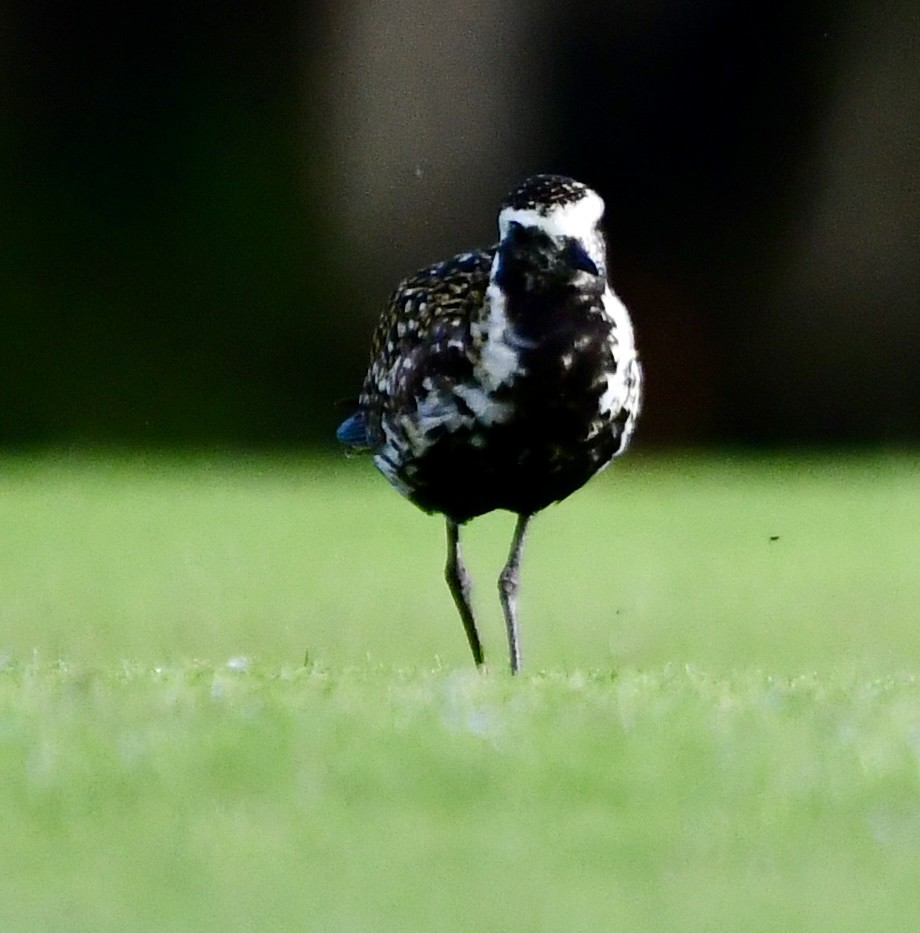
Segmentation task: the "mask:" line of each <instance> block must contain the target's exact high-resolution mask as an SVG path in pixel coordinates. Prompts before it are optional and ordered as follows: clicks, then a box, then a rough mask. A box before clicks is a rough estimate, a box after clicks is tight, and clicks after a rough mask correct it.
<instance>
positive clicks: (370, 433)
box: [336, 174, 643, 674]
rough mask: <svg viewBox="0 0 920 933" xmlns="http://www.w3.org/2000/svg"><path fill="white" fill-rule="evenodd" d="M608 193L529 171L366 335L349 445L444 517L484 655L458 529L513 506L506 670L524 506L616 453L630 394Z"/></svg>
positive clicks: (635, 409)
mask: <svg viewBox="0 0 920 933" xmlns="http://www.w3.org/2000/svg"><path fill="white" fill-rule="evenodd" d="M604 209H605V205H604V200H603V198H602V197H601V196H600V195H599V194H598V193H597V192H596V191H595V190H593V189H592V188H590V187H588V186H587V185H585V184H583V183H582V182H579V181H576V180H575V179H573V178H570V177H568V176H565V175H556V174H540V175H534V176H531V177H529V178H527V179H525V180H524V181H523V182H521V183H520V184H518V185H517V186H516V187H515V188H513V189H512V190H511V192H510V193H509V194H508V195H507V197H506V198H505V199H504V200H503V201H502V202H501V204H500V206H499V211H498V241H497V243H495V244H494V245H492V246H489V247H487V248H482V249H475V250H471V251H468V252H463V253H459V254H458V255H456V256H453V257H452V258H450V259H447V260H444V261H442V262H438V263H435V264H433V265H429V266H427V267H426V268H424V269H421V270H420V271H418V272H416V273H415V274H414V275H411V276H409V277H408V278H405V279H404V280H403V281H402V282H400V284H399V285H398V287H397V288H396V289H395V291H394V292H393V293H392V295H391V296H390V298H389V301H388V302H387V304H386V306H385V308H384V310H383V312H382V314H381V316H380V319H379V321H378V323H377V326H376V329H375V331H374V334H373V338H372V344H371V354H370V363H369V366H368V369H367V374H366V376H365V378H364V382H363V384H362V387H361V390H360V393H359V395H358V398H357V403H356V406H355V408H354V410H353V412H352V414H351V415H350V416H349V417H348V418H347V419H346V420H345V421H344V422H343V423H342V424H341V425H340V426H339V428H338V431H337V432H336V435H337V438H338V440H339V441H340V442H341V443H342V444H343V445H344V446H345V447H346V448H347V450H348V451H349V452H366V453H370V455H371V457H372V459H373V463H374V465H375V466H376V468H377V469H378V470H379V471H380V472H381V473H382V474H383V476H384V477H386V479H387V480H388V481H389V482H390V483H391V485H392V486H394V487H395V488H396V489H397V490H398V491H399V492H400V493H402V495H403V496H405V497H406V498H408V499H409V500H410V501H411V502H413V503H414V504H415V505H416V506H418V507H419V508H420V509H422V510H424V511H425V512H429V513H440V514H441V515H443V516H444V518H445V520H446V530H447V561H446V566H445V578H446V581H447V585H448V588H449V590H450V593H451V595H452V597H453V601H454V603H455V605H456V608H457V611H458V612H459V615H460V618H461V621H462V623H463V627H464V631H465V632H466V637H467V640H468V642H469V646H470V651H471V652H472V655H473V661H474V662H475V664H476V665H477V667H482V666H483V665H484V655H483V648H482V641H481V639H480V636H479V631H478V629H477V625H476V619H475V616H474V613H473V607H472V602H471V581H470V576H469V573H468V572H467V569H466V566H465V564H464V560H463V554H462V550H461V546H460V528H461V526H463V525H464V524H466V523H467V522H469V521H470V520H472V519H474V518H477V517H478V516H480V515H483V514H485V513H488V512H492V511H493V510H505V511H508V512H511V513H513V514H515V515H516V516H517V520H516V523H515V526H514V533H513V536H512V540H511V547H510V550H509V552H508V558H507V561H506V563H505V565H504V567H503V569H502V571H501V574H500V575H499V580H498V589H499V600H500V603H501V607H502V613H503V616H504V621H505V627H506V631H507V638H508V652H509V658H510V667H511V672H512V674H516V673H518V672H519V670H520V668H521V649H520V634H519V620H518V591H519V575H520V566H521V557H522V552H523V546H524V540H525V537H526V535H527V531H528V528H529V527H530V523H531V520H532V518H533V517H534V515H536V514H537V513H538V512H540V511H541V510H543V509H545V508H546V507H547V506H549V505H550V504H552V503H554V502H560V501H562V500H563V499H565V498H567V497H568V496H569V495H571V494H572V493H573V492H575V491H576V490H578V489H579V488H581V487H582V486H583V485H584V484H585V483H586V482H587V481H588V480H589V479H590V478H591V477H592V476H594V475H595V474H596V473H598V472H599V471H601V470H603V469H604V468H605V467H606V466H607V465H608V464H609V463H610V462H611V461H612V460H613V459H614V458H615V457H617V456H619V455H620V454H622V453H623V452H624V451H625V450H626V448H627V446H628V444H629V442H630V439H631V437H632V435H633V432H634V429H635V425H636V419H637V418H638V416H639V411H640V408H641V397H642V384H643V380H642V368H641V364H640V361H639V357H638V354H637V350H636V341H635V338H634V334H633V327H632V322H631V319H630V315H629V313H628V311H627V309H626V306H625V305H624V304H623V302H622V301H621V300H620V299H619V298H618V297H617V295H616V294H615V292H614V291H613V289H612V288H611V286H610V284H609V281H608V266H607V247H606V239H605V236H604V232H603V229H602V220H603V216H604Z"/></svg>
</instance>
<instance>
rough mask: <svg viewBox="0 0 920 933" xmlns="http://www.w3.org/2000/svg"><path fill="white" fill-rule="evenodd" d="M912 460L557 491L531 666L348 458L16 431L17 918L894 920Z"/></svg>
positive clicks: (638, 477)
mask: <svg viewBox="0 0 920 933" xmlns="http://www.w3.org/2000/svg"><path fill="white" fill-rule="evenodd" d="M918 467H920V458H918V457H917V456H915V455H906V454H900V455H881V454H878V455H865V456H860V457H842V456H841V457H817V456H814V457H799V458H780V457H774V458H769V459H761V460H754V459H749V458H732V457H729V456H723V457H702V456H700V457H694V456H685V457H672V458H648V457H645V458H643V457H642V456H634V457H632V459H631V460H630V459H627V460H624V461H623V463H622V464H617V465H616V466H614V467H613V468H611V470H609V471H608V472H607V473H606V474H604V475H603V476H602V477H601V478H600V479H598V480H597V481H595V482H594V483H593V484H592V485H590V486H589V487H588V488H586V489H585V490H583V491H582V492H580V493H579V494H578V495H576V496H575V497H573V498H572V499H571V500H570V501H569V502H566V503H564V504H563V505H561V506H558V507H556V508H552V509H550V510H548V511H547V512H546V513H544V514H543V515H542V516H540V517H539V518H538V519H537V521H536V522H535V523H534V526H533V533H532V537H531V538H530V540H529V542H528V549H527V553H526V554H525V559H524V566H523V581H522V597H521V599H522V603H521V611H522V626H523V647H524V664H525V673H524V675H523V676H522V677H520V678H518V679H512V678H511V677H510V676H509V675H508V674H507V673H506V672H505V665H506V661H505V645H504V632H503V626H502V624H501V619H500V613H499V608H498V601H497V596H496V590H495V578H496V576H497V573H498V570H499V568H500V566H501V563H502V560H503V558H504V554H505V550H506V548H507V544H508V539H509V537H510V534H511V526H512V520H511V517H510V516H507V515H496V516H489V517H487V518H485V519H483V520H481V521H478V522H476V523H474V524H473V525H472V526H471V527H470V528H469V530H468V534H467V537H466V540H465V544H466V552H467V556H468V558H469V563H470V566H471V570H472V573H473V575H474V580H475V582H476V584H477V592H476V599H477V605H478V607H479V612H480V617H481V628H482V631H483V635H484V641H485V644H486V650H487V654H488V657H489V659H490V662H491V670H490V671H489V672H487V673H484V674H478V673H476V672H475V671H473V670H471V663H470V661H469V658H468V649H467V647H466V644H465V640H464V637H463V632H462V628H461V625H460V622H459V620H458V619H457V617H456V614H455V611H454V609H453V606H452V604H451V602H450V597H449V595H448V593H447V590H446V587H445V585H444V583H443V579H442V566H443V560H444V547H443V528H442V524H441V522H440V521H439V520H438V519H435V518H429V517H426V516H424V515H422V514H421V513H418V512H417V511H416V510H414V509H413V508H411V507H410V506H408V505H407V504H406V503H405V502H403V501H401V500H400V498H399V497H398V496H397V495H396V494H394V493H393V492H392V491H391V490H390V489H389V488H388V487H387V486H386V483H385V482H384V481H383V480H382V479H380V478H379V477H378V476H376V475H375V474H374V472H373V470H372V468H371V467H370V465H369V464H368V463H367V462H366V461H363V460H350V461H344V460H342V461H340V460H322V459H319V460H308V459H302V460H298V459H279V458H268V457H265V458H259V457H238V458H228V457H224V458H218V457H207V456H201V457H169V456H147V457H144V456H140V455H137V456H117V455H103V454H97V455H91V454H81V455H68V456H61V457H53V456H51V455H43V456H40V457H12V456H10V457H6V458H3V459H0V839H2V845H0V929H3V930H7V929H8V930H32V929H34V930H51V929H53V930H106V931H107V930H244V929H260V930H261V929H264V930H275V929H279V930H280V929H285V930H287V929H290V930H295V929H304V930H323V931H327V930H328V931H352V930H385V931H388V930H515V931H516V930H566V931H569V930H606V929H610V930H742V929H743V930H765V931H766V930H881V929H885V930H896V929H897V930H900V929H904V930H906V929H913V928H915V927H916V924H917V922H918V921H917V918H918V916H920V573H918V570H920V546H918V545H920V469H918Z"/></svg>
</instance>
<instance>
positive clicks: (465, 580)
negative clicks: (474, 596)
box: [444, 518, 483, 667]
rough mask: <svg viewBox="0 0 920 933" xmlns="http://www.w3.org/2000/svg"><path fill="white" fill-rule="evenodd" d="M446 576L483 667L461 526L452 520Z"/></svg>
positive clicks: (469, 637) (476, 659)
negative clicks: (461, 550)
mask: <svg viewBox="0 0 920 933" xmlns="http://www.w3.org/2000/svg"><path fill="white" fill-rule="evenodd" d="M444 576H445V578H446V579H447V585H448V586H449V587H450V593H451V596H453V597H454V603H455V604H456V606H457V611H458V612H459V613H460V618H461V619H462V620H463V628H464V629H465V631H466V637H467V639H468V640H469V643H470V651H472V652H473V660H474V661H475V662H476V665H477V667H481V666H482V660H483V659H482V644H481V642H480V641H479V632H477V631H476V620H475V619H474V618H473V606H472V604H471V603H470V578H469V574H467V572H466V567H465V566H464V565H463V554H462V553H461V552H460V526H459V525H458V524H457V523H456V522H455V521H453V520H452V519H450V518H449V519H447V566H446V567H445V568H444Z"/></svg>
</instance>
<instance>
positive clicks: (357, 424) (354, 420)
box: [335, 409, 370, 452]
mask: <svg viewBox="0 0 920 933" xmlns="http://www.w3.org/2000/svg"><path fill="white" fill-rule="evenodd" d="M335 436H336V439H337V440H338V442H339V443H340V444H344V445H345V446H346V447H348V448H349V450H350V451H353V452H358V451H362V450H370V443H369V441H368V438H367V415H366V413H365V412H364V410H363V409H358V411H356V412H355V413H354V414H353V415H351V416H350V417H349V418H346V419H345V420H344V421H343V422H342V423H341V424H340V425H339V427H338V430H337V431H336V432H335Z"/></svg>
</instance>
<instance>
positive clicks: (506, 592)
mask: <svg viewBox="0 0 920 933" xmlns="http://www.w3.org/2000/svg"><path fill="white" fill-rule="evenodd" d="M532 517H533V516H532V515H519V516H518V520H517V525H515V526H514V537H513V538H512V539H511V550H510V551H509V552H508V561H507V563H506V564H505V566H504V569H503V570H502V572H501V574H499V577H498V596H499V599H501V603H502V612H504V614H505V626H506V627H507V629H508V651H509V653H510V655H511V673H512V674H516V673H517V672H518V671H519V670H520V669H521V646H520V642H519V637H518V620H517V594H518V572H519V570H520V566H521V551H522V550H523V548H524V536H525V535H526V534H527V525H528V524H529V522H530V519H531V518H532Z"/></svg>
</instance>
